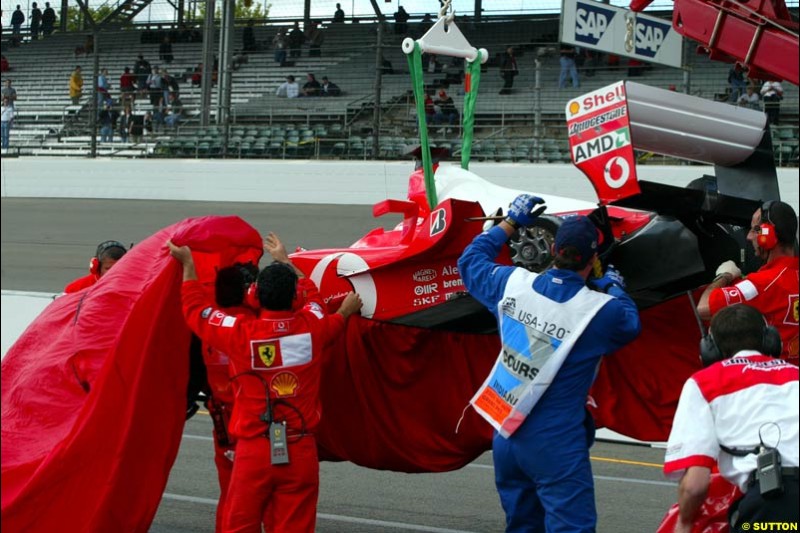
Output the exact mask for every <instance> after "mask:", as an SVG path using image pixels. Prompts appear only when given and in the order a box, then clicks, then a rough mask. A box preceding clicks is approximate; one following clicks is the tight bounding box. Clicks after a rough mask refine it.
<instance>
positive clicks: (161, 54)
mask: <svg viewBox="0 0 800 533" xmlns="http://www.w3.org/2000/svg"><path fill="white" fill-rule="evenodd" d="M174 58H175V56H173V55H172V43H171V42H170V40H169V36H167V37H164V40H163V41H161V44H160V45H158V59H159V60H160V61H163V62H164V63H172V60H173V59H174Z"/></svg>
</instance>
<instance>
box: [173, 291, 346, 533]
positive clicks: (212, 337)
mask: <svg viewBox="0 0 800 533" xmlns="http://www.w3.org/2000/svg"><path fill="white" fill-rule="evenodd" d="M298 285H299V286H302V288H303V290H304V291H305V292H306V294H307V298H308V299H307V302H308V304H307V305H306V306H304V307H303V308H302V309H301V310H300V311H297V312H294V311H262V313H261V315H260V316H259V317H258V318H253V317H249V316H238V317H237V316H232V315H228V314H226V313H224V312H223V311H221V310H219V309H217V308H216V307H215V306H214V305H213V304H212V303H211V300H210V299H209V298H208V297H207V295H206V293H205V291H204V290H203V288H202V285H201V284H200V283H199V282H197V281H187V282H185V283H184V284H183V311H184V316H185V317H186V321H187V323H188V324H189V326H190V328H191V329H192V330H193V331H194V332H195V333H196V334H197V335H198V336H199V337H200V339H202V340H203V342H205V343H207V344H210V345H212V346H215V347H217V348H218V349H219V350H221V351H223V352H225V353H227V354H228V355H229V357H230V372H231V379H232V381H233V389H234V394H235V403H234V408H233V414H232V416H231V422H230V425H229V430H230V433H231V434H232V435H233V436H234V437H236V438H237V442H236V455H235V459H234V464H233V472H232V474H231V480H230V485H229V487H228V493H227V496H226V504H225V507H226V508H225V517H224V519H223V531H225V532H231V533H233V532H236V533H240V532H253V533H258V532H260V531H261V524H262V523H263V524H264V525H265V527H266V528H267V530H268V531H275V532H279V533H284V532H286V533H294V532H306V531H307V532H313V531H314V527H315V524H316V507H317V496H318V493H319V462H318V459H317V449H316V443H315V441H314V437H313V434H314V430H315V428H316V427H317V424H318V423H319V419H320V410H321V406H320V402H319V383H320V365H321V356H322V351H323V347H324V346H325V345H326V344H327V342H328V341H329V340H330V339H331V338H333V337H334V336H336V335H339V334H341V333H342V332H343V331H344V318H343V317H342V316H341V315H339V314H333V315H325V314H324V313H323V312H322V302H321V300H320V298H319V293H318V291H317V290H316V287H315V286H314V284H313V282H311V281H310V280H308V279H306V278H302V279H301V280H300V281H299V282H298ZM268 403H269V406H268ZM269 407H271V411H272V419H273V420H274V421H276V422H282V423H285V424H286V425H285V428H286V433H287V435H288V443H289V449H288V455H289V463H288V464H285V465H275V466H273V465H272V464H271V462H270V442H269V440H268V439H267V438H266V434H267V431H268V426H267V424H266V423H265V422H264V421H263V420H262V416H263V415H265V414H266V413H268V412H269Z"/></svg>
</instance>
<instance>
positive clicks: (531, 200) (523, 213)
mask: <svg viewBox="0 0 800 533" xmlns="http://www.w3.org/2000/svg"><path fill="white" fill-rule="evenodd" d="M543 203H544V200H542V199H541V198H539V197H538V196H533V195H530V194H520V195H519V196H517V197H516V198H515V199H514V201H513V202H511V205H510V206H508V219H510V220H511V221H512V222H513V224H511V225H512V226H517V227H519V226H523V227H525V226H530V225H531V224H533V223H534V222H535V221H536V219H537V218H539V215H540V214H541V213H542V211H544V206H542V207H540V208H539V209H536V210H535V211H534V208H535V207H536V206H537V205H539V204H543Z"/></svg>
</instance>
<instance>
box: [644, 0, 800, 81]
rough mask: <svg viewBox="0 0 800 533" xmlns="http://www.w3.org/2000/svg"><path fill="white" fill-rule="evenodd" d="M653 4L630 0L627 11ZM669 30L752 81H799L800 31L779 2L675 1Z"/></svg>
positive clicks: (781, 2) (776, 0)
mask: <svg viewBox="0 0 800 533" xmlns="http://www.w3.org/2000/svg"><path fill="white" fill-rule="evenodd" d="M652 1H653V0H632V1H631V5H630V8H631V10H632V11H642V10H643V9H644V8H646V7H647V6H648V5H650V3H651V2H652ZM672 26H673V27H674V28H675V30H676V31H677V32H678V33H680V34H681V35H683V36H684V37H688V38H690V39H693V40H695V41H697V42H699V43H700V46H701V47H702V49H703V50H704V51H705V52H707V53H708V56H709V58H711V59H713V60H718V61H727V62H738V63H741V64H742V65H744V66H745V67H747V68H748V69H749V76H750V77H751V78H760V79H779V80H786V81H789V82H791V83H793V84H795V85H798V82H799V81H800V79H799V78H800V74H798V29H799V28H800V25H798V23H797V22H795V21H794V20H792V18H791V15H790V14H789V10H788V8H787V7H786V4H785V3H784V1H783V0H741V1H737V0H675V7H674V9H673V14H672Z"/></svg>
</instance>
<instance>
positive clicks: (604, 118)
mask: <svg viewBox="0 0 800 533" xmlns="http://www.w3.org/2000/svg"><path fill="white" fill-rule="evenodd" d="M566 116H567V132H568V136H569V146H570V153H571V156H572V162H573V163H574V164H575V166H577V167H578V168H579V169H580V170H581V171H582V172H583V173H584V174H586V176H587V177H588V178H589V181H591V182H592V186H593V187H594V189H595V191H596V192H597V197H598V200H599V202H600V204H601V205H605V204H608V203H611V202H614V201H616V200H621V199H623V198H627V197H630V196H634V195H636V194H638V193H639V191H640V189H639V184H638V179H637V176H636V164H635V163H636V159H635V154H634V150H641V151H644V152H653V153H657V154H663V155H667V156H671V157H677V158H680V159H686V160H690V161H698V162H701V163H707V164H713V165H718V166H724V167H730V166H734V165H737V164H739V163H741V162H743V161H745V160H746V159H747V158H749V157H750V156H751V155H752V154H753V152H754V151H755V150H756V148H757V147H758V145H759V143H760V142H761V139H762V137H763V136H764V128H765V127H766V123H767V119H766V115H765V114H764V113H762V112H760V111H754V110H751V109H745V108H742V107H734V106H731V105H728V104H725V103H720V102H710V101H708V100H705V99H703V98H697V97H694V96H689V95H686V94H682V93H677V92H674V91H667V90H664V89H657V88H655V87H649V86H647V85H642V84H640V83H633V82H629V81H626V82H618V83H615V84H613V85H609V86H607V87H603V88H602V89H597V90H596V91H592V92H590V93H587V94H584V95H582V96H579V97H577V98H574V99H572V100H570V101H569V102H567V107H566Z"/></svg>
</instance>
